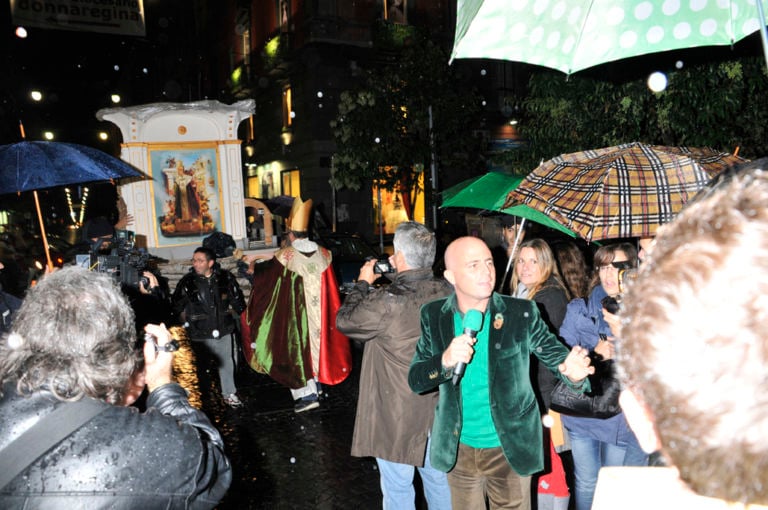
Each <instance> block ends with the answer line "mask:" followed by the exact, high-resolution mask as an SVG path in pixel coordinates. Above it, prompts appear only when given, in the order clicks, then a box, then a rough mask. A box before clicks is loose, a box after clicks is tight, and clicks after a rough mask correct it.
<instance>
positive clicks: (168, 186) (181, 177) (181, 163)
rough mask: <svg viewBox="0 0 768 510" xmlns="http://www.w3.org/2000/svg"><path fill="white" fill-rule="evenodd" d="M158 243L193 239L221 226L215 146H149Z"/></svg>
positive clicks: (184, 241) (219, 228)
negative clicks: (152, 148) (186, 147)
mask: <svg viewBox="0 0 768 510" xmlns="http://www.w3.org/2000/svg"><path fill="white" fill-rule="evenodd" d="M150 159H151V164H152V176H153V181H154V196H155V211H156V213H157V215H158V224H159V228H160V235H159V236H158V244H160V245H161V246H168V245H171V244H184V243H187V242H197V241H199V239H198V238H199V237H202V236H206V235H208V234H210V233H212V232H214V231H215V230H221V229H222V224H221V223H222V222H221V209H220V207H219V195H218V189H219V183H218V181H219V172H218V165H217V152H216V148H215V147H205V148H189V149H185V148H178V149H177V148H169V149H162V150H152V151H151V155H150Z"/></svg>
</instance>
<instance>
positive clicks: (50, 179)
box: [0, 142, 144, 195]
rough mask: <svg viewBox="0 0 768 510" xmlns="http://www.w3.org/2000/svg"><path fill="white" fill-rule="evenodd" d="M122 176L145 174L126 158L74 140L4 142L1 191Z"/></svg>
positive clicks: (0, 156) (0, 159) (0, 162)
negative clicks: (63, 141)
mask: <svg viewBox="0 0 768 510" xmlns="http://www.w3.org/2000/svg"><path fill="white" fill-rule="evenodd" d="M121 177H144V174H142V173H141V172H140V171H139V170H138V169H136V168H135V167H133V166H131V165H129V164H128V163H126V162H125V161H123V160H122V159H119V158H116V157H114V156H110V155H109V154H107V153H105V152H103V151H100V150H97V149H93V148H91V147H86V146H84V145H77V144H74V143H62V142H18V143H12V144H9V145H2V146H0V195H3V194H5V193H18V192H21V191H34V190H38V189H44V188H53V187H56V186H66V185H70V184H81V183H85V182H95V181H107V180H110V179H119V178H121Z"/></svg>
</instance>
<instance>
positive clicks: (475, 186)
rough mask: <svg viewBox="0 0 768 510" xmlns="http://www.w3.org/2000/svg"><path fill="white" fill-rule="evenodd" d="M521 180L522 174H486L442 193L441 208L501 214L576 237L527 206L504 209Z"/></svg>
mask: <svg viewBox="0 0 768 510" xmlns="http://www.w3.org/2000/svg"><path fill="white" fill-rule="evenodd" d="M522 180H523V176H522V175H510V174H503V173H499V172H488V173H487V174H484V175H481V176H480V177H473V178H472V179H468V180H466V181H464V182H461V183H459V184H457V185H455V186H452V187H450V188H448V189H447V190H445V191H443V192H442V194H441V195H442V198H443V205H441V206H440V207H441V208H442V207H466V208H474V209H484V210H487V211H494V212H501V213H504V214H509V215H510V216H517V217H519V218H525V219H528V220H531V221H534V222H536V223H539V224H541V225H544V226H545V227H549V228H552V229H555V230H557V231H560V232H562V233H564V234H566V235H569V236H571V237H575V236H576V234H574V233H573V232H572V231H570V230H568V229H567V228H566V227H564V226H563V225H561V224H560V223H558V222H556V221H554V220H552V219H551V218H549V217H548V216H547V215H546V214H544V213H542V212H540V211H537V210H536V209H533V208H531V207H528V206H527V205H515V206H513V207H509V208H506V209H505V208H504V202H505V201H506V198H507V194H508V193H509V192H510V191H512V190H513V189H515V188H517V186H518V185H519V184H520V182H521V181H522Z"/></svg>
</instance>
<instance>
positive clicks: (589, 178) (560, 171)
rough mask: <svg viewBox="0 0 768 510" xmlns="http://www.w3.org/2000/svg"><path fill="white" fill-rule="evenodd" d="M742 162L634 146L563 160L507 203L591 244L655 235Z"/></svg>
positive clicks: (709, 153) (706, 152)
mask: <svg viewBox="0 0 768 510" xmlns="http://www.w3.org/2000/svg"><path fill="white" fill-rule="evenodd" d="M744 161H745V160H744V159H743V158H740V157H738V156H734V155H731V154H728V153H723V152H719V151H716V150H714V149H710V148H694V147H665V146H659V145H646V144H643V143H639V142H633V143H628V144H623V145H618V146H615V147H606V148H602V149H595V150H588V151H583V152H575V153H571V154H563V155H560V156H557V157H556V158H553V159H551V160H549V161H546V162H544V163H542V164H541V165H539V167H538V168H536V169H535V170H534V171H533V172H531V173H530V174H528V176H527V177H526V178H525V180H523V182H522V183H520V185H519V186H518V187H517V188H516V189H515V190H513V191H511V192H510V193H509V196H508V197H507V201H506V205H508V206H509V205H516V204H525V205H528V206H530V207H533V208H534V209H537V210H538V211H540V212H542V213H544V214H546V215H547V216H549V217H550V218H552V219H553V220H555V221H557V222H558V223H561V224H562V225H564V226H566V227H568V228H570V229H571V230H573V231H574V232H576V233H577V234H578V235H579V236H580V237H582V238H583V239H585V240H587V241H595V240H601V239H615V238H624V237H653V236H654V235H655V234H656V229H658V227H659V226H660V225H662V224H664V223H668V222H670V221H671V220H672V219H673V218H674V216H675V215H676V214H677V213H678V212H680V209H682V207H683V205H685V204H686V203H687V202H688V201H689V200H691V199H692V198H693V197H694V196H695V195H696V193H697V192H698V191H699V190H700V189H702V188H703V187H704V186H705V185H706V184H707V183H708V182H709V181H710V179H712V178H713V177H715V176H716V175H717V174H719V173H720V172H722V171H723V170H725V169H726V168H728V167H729V166H731V165H736V164H739V163H743V162H744Z"/></svg>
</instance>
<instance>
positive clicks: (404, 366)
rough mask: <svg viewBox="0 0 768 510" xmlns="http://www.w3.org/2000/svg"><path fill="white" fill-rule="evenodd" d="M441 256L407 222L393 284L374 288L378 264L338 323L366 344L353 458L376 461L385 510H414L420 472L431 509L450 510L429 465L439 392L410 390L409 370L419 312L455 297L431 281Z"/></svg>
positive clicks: (440, 477)
mask: <svg viewBox="0 0 768 510" xmlns="http://www.w3.org/2000/svg"><path fill="white" fill-rule="evenodd" d="M435 251H436V241H435V235H434V234H433V233H432V232H431V231H429V229H427V228H426V227H425V226H424V225H422V224H420V223H416V222H405V223H401V224H400V225H398V227H397V229H396V230H395V238H394V255H392V256H391V257H390V259H389V260H390V263H391V265H392V266H393V267H394V269H395V271H396V273H395V278H394V281H393V282H392V284H391V285H389V286H388V287H386V288H378V289H374V288H372V287H371V284H372V283H373V282H374V281H375V280H376V279H377V278H378V275H377V274H375V273H374V266H375V264H376V261H375V260H371V261H369V262H367V263H365V264H364V265H363V267H362V268H361V269H360V276H359V277H358V280H357V283H356V284H355V287H354V289H353V290H352V291H351V293H350V294H349V295H348V296H347V297H346V299H345V301H344V305H343V306H342V307H341V308H340V309H339V313H338V315H337V316H336V326H337V328H338V329H339V330H340V331H341V332H342V333H344V334H346V335H347V336H349V337H350V338H353V339H355V340H358V341H361V342H365V350H364V353H363V366H362V370H361V373H360V392H359V398H358V405H357V416H356V419H355V430H354V435H353V437H352V455H353V456H355V457H368V456H371V457H375V458H376V462H377V463H378V466H379V472H380V474H381V491H382V493H383V495H384V500H383V508H384V509H385V510H387V509H397V510H405V509H412V508H415V490H414V487H413V477H414V470H415V469H416V468H418V470H419V474H420V476H421V479H422V485H423V486H424V492H425V496H426V499H427V502H428V504H429V508H430V510H433V509H448V508H451V497H450V491H449V488H448V482H447V479H446V476H445V473H443V472H440V471H438V470H436V469H434V468H432V467H431V466H430V464H429V455H428V439H429V431H430V429H431V428H432V421H433V419H434V412H435V404H436V402H437V392H432V393H428V394H426V395H417V394H415V393H413V392H412V391H411V390H410V388H409V387H408V367H409V366H410V364H411V360H412V359H413V354H414V351H415V348H416V341H417V340H418V338H419V335H420V333H421V330H420V324H419V309H420V308H421V305H422V304H424V303H426V302H428V301H431V300H433V299H437V298H440V297H445V296H447V295H449V294H450V293H451V292H452V291H453V289H452V287H451V286H450V284H448V282H446V281H445V280H443V279H438V278H435V277H434V275H433V272H432V263H433V261H434V259H435Z"/></svg>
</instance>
